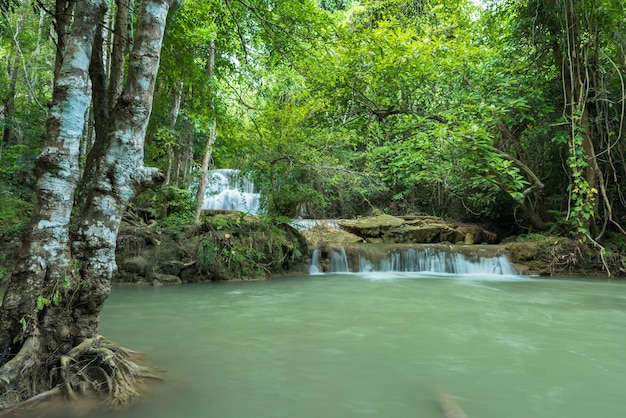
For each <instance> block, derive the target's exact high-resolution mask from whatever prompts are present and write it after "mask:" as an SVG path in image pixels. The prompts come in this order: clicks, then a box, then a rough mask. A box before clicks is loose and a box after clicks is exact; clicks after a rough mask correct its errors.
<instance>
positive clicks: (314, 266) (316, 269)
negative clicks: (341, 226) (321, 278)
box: [309, 248, 321, 274]
mask: <svg viewBox="0 0 626 418" xmlns="http://www.w3.org/2000/svg"><path fill="white" fill-rule="evenodd" d="M320 273H321V271H320V262H319V249H317V248H316V249H314V250H313V253H312V254H311V265H310V266H309V274H320Z"/></svg>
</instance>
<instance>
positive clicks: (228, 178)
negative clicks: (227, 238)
mask: <svg viewBox="0 0 626 418" xmlns="http://www.w3.org/2000/svg"><path fill="white" fill-rule="evenodd" d="M259 197H260V195H259V193H256V192H255V190H254V183H253V182H252V181H250V180H249V179H246V178H244V177H243V176H241V174H240V172H239V170H233V169H228V168H224V169H219V170H211V171H209V182H208V184H207V191H206V194H205V197H204V203H203V204H202V209H207V210H237V211H240V212H246V213H250V214H253V215H256V214H257V213H259Z"/></svg>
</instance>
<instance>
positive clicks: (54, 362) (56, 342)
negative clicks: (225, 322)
mask: <svg viewBox="0 0 626 418" xmlns="http://www.w3.org/2000/svg"><path fill="white" fill-rule="evenodd" d="M172 4H173V1H172V0H146V1H144V2H142V4H141V8H140V11H139V13H138V23H137V39H136V42H135V47H134V49H133V53H132V55H131V60H130V64H129V75H128V82H127V85H126V89H125V90H124V93H123V94H122V96H121V98H120V100H119V101H118V104H117V106H116V107H115V112H114V114H113V115H111V117H112V120H113V128H112V130H111V136H110V140H109V142H108V146H107V147H106V149H105V151H104V153H103V154H102V156H101V157H102V158H101V159H100V160H99V165H98V167H97V170H96V175H95V177H94V179H95V180H94V183H93V187H92V188H91V189H90V190H89V193H88V195H87V200H86V205H85V207H84V210H83V211H82V213H81V215H80V218H79V222H78V227H77V231H76V234H75V235H74V236H73V237H72V238H70V232H69V223H70V217H71V212H72V208H73V206H74V205H73V204H74V191H75V189H76V186H77V182H78V177H79V170H78V155H79V147H80V141H81V136H82V131H83V119H84V116H85V111H86V109H87V107H88V105H89V100H90V92H89V90H88V85H89V75H88V72H89V66H90V61H91V56H92V48H93V41H94V39H95V37H96V32H97V27H98V25H99V23H100V22H101V19H102V16H103V14H104V12H105V10H106V2H105V0H79V1H78V3H77V7H76V16H75V19H74V20H73V24H72V34H71V36H70V38H69V39H68V42H67V46H66V50H65V54H64V57H63V59H62V62H63V64H62V66H61V68H60V69H59V70H58V72H57V73H58V76H57V78H56V81H55V88H54V93H53V101H52V107H51V108H50V113H49V118H48V122H47V136H46V144H45V147H44V150H43V152H42V154H41V155H40V156H39V157H38V159H37V162H36V174H37V176H38V181H37V191H36V196H37V199H36V204H35V207H34V209H33V215H32V218H31V222H30V225H29V227H28V229H27V231H26V233H25V236H24V240H23V247H22V251H21V254H20V259H19V260H18V263H17V266H16V268H15V270H14V273H13V275H12V278H11V281H10V283H9V286H8V288H7V290H6V292H5V294H4V298H3V300H2V305H0V409H3V408H6V407H8V406H11V405H13V404H16V403H19V402H20V401H23V400H24V399H27V398H29V397H31V396H34V395H36V394H38V393H40V394H41V393H42V394H44V395H46V396H49V395H51V394H56V393H61V394H64V395H65V396H67V397H70V398H73V397H75V396H76V393H78V392H77V391H78V389H79V388H80V389H81V390H82V389H86V390H87V391H93V392H104V393H106V392H107V389H108V396H109V397H111V398H113V399H114V401H115V402H117V403H119V402H124V401H127V400H129V398H132V397H134V396H135V395H136V394H137V392H136V391H135V388H134V384H136V382H137V381H138V380H139V379H141V377H146V376H147V373H146V369H145V368H142V367H140V366H137V365H134V364H133V366H132V367H121V365H122V364H130V360H128V358H127V357H126V356H127V354H128V352H127V351H124V350H123V349H120V348H115V349H114V348H112V346H111V343H109V342H107V341H105V340H104V339H102V337H100V336H98V335H97V328H98V322H99V316H100V312H101V309H102V306H103V303H104V301H105V299H106V298H107V296H108V295H109V292H110V281H111V278H112V276H113V274H114V272H115V270H116V264H115V245H116V239H117V232H118V228H119V225H120V222H121V219H122V215H123V213H124V212H125V210H126V208H127V205H128V203H129V201H130V200H131V199H132V198H133V197H134V196H135V195H136V194H137V193H140V192H141V191H142V190H144V189H145V188H146V187H150V186H152V185H154V184H155V183H158V182H159V181H160V180H162V176H161V174H160V172H159V171H158V170H157V169H154V168H147V167H144V166H143V143H144V138H145V131H146V127H147V124H148V119H149V117H150V113H151V108H152V95H153V90H154V81H155V78H156V73H157V70H158V66H159V57H160V50H161V42H162V39H163V33H164V29H165V24H166V19H167V14H168V11H169V8H170V6H171V5H172ZM111 362H114V363H115V364H117V365H118V366H114V367H112V366H111V364H112V363H111ZM90 369H92V370H94V371H95V370H98V372H97V373H95V372H93V373H92V372H90V371H89V370H90ZM124 375H126V376H124ZM120 376H121V377H120ZM133 382H135V383H133ZM37 399H39V397H38V398H37Z"/></svg>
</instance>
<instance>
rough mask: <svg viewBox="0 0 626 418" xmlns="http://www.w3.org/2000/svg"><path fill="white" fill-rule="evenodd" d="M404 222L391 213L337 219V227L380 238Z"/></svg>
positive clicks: (364, 236) (368, 236)
mask: <svg viewBox="0 0 626 418" xmlns="http://www.w3.org/2000/svg"><path fill="white" fill-rule="evenodd" d="M404 223H405V220H404V219H402V218H397V217H395V216H391V215H379V216H370V217H366V218H359V219H356V220H350V221H339V222H337V224H338V225H339V227H340V228H341V229H343V230H345V231H347V232H350V233H352V234H355V235H358V236H360V237H363V238H366V239H367V238H382V235H383V234H384V233H385V232H386V231H388V230H389V229H391V228H394V227H400V226H402V225H403V224H404Z"/></svg>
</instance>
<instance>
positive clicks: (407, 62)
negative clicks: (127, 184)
mask: <svg viewBox="0 0 626 418" xmlns="http://www.w3.org/2000/svg"><path fill="white" fill-rule="evenodd" d="M64 4H65V6H66V7H68V10H69V7H70V5H71V4H72V2H65V3H64ZM110 6H111V7H110V8H109V11H108V12H107V14H106V16H105V17H104V20H103V22H102V29H103V30H102V36H104V37H105V39H107V40H108V41H107V42H105V43H104V45H105V49H106V50H104V51H101V53H102V57H103V60H104V63H105V65H107V66H108V68H109V70H108V71H113V72H115V71H117V70H116V69H115V66H116V58H115V57H116V56H117V55H116V54H115V53H114V52H113V49H114V48H115V46H116V44H115V39H114V36H113V35H114V33H115V30H114V28H116V27H119V28H121V29H123V30H124V31H125V32H127V35H126V38H124V37H120V39H126V42H125V43H124V42H122V45H121V47H123V48H124V49H125V51H126V52H125V53H126V54H128V51H130V50H132V45H133V36H134V32H133V31H134V29H135V21H136V7H135V6H136V5H135V4H134V2H133V1H130V3H129V0H123V1H122V0H118V1H117V2H116V3H115V4H111V5H110ZM624 8H625V6H624V4H623V2H622V1H620V0H608V1H607V0H605V1H600V0H585V1H573V0H554V1H549V2H544V1H535V0H502V1H483V2H476V1H470V0H463V1H457V2H446V1H439V0H418V1H409V0H393V1H378V0H363V1H348V0H346V1H343V0H341V1H340V0H333V1H326V0H324V1H317V2H315V1H312V0H309V1H287V0H285V1H271V2H269V1H261V0H248V1H243V0H241V1H240V0H223V1H222V0H211V1H197V0H186V1H185V2H184V3H183V5H182V6H181V8H180V10H179V11H178V14H177V18H176V19H174V20H173V21H172V22H171V24H170V25H169V27H168V31H167V33H166V37H165V41H164V46H163V56H162V65H161V70H160V73H159V77H158V80H157V85H156V89H155V97H154V111H153V114H152V118H151V122H150V126H149V129H148V133H147V139H146V141H147V148H146V151H147V152H146V156H145V158H146V161H147V162H149V163H150V164H154V165H156V166H158V167H160V168H161V170H162V171H163V172H164V173H165V174H166V180H165V183H164V185H163V186H161V188H160V189H158V190H155V191H152V192H148V193H146V194H144V195H142V196H141V197H140V198H139V199H138V200H137V201H136V202H135V204H136V205H138V206H141V207H144V208H146V207H147V208H149V209H150V210H151V211H152V212H153V214H154V216H156V217H158V218H166V217H167V216H168V215H169V220H168V221H165V222H170V223H176V222H188V221H190V220H191V219H193V212H194V210H193V208H194V207H195V202H194V197H195V196H194V190H195V188H196V187H197V184H198V179H199V178H201V177H202V176H201V175H200V172H202V170H200V168H201V167H205V168H206V167H208V168H221V167H231V168H239V169H241V170H242V171H243V172H244V173H247V174H249V175H251V176H252V177H253V178H254V179H255V181H256V184H257V187H258V188H259V189H260V191H261V192H262V196H263V199H264V202H263V203H264V206H265V208H266V210H267V211H268V212H269V213H273V214H280V215H286V216H291V217H297V216H302V217H352V216H359V215H364V214H368V213H376V212H387V213H393V214H417V213H428V214H436V215H441V216H444V217H449V218H455V219H461V220H472V221H481V222H488V223H491V224H493V225H495V226H497V227H499V228H500V229H501V230H502V231H504V232H506V233H524V232H543V231H550V232H558V233H563V234H573V235H575V236H578V237H584V238H585V239H587V240H593V241H596V242H598V240H602V239H603V238H606V237H607V234H608V235H612V236H614V235H615V234H617V235H618V236H619V235H623V234H624V230H623V223H624V222H623V219H624V217H625V213H626V209H625V208H626V196H624V190H623V188H622V187H620V184H621V183H622V182H623V180H624V176H625V174H626V164H625V161H624V158H625V157H624V154H625V152H626V150H625V145H624V143H625V141H624V138H623V135H624V131H625V129H626V128H625V127H624V116H625V113H626V112H625V108H624V107H625V102H624V96H625V84H624V79H623V77H624V74H625V71H626V69H625V67H626V62H625V59H624V56H625V46H626V30H625V28H624V25H625V21H626V19H625V17H626V16H625V14H626V12H625V9H624ZM125 9H127V10H129V11H130V14H129V15H128V16H126V17H124V15H123V14H120V13H119V11H120V10H125ZM54 10H55V8H54V5H53V4H52V3H51V2H47V1H37V2H34V3H32V4H29V3H27V2H10V1H5V2H4V3H3V4H2V22H1V25H0V30H1V38H0V51H2V53H1V55H2V57H3V60H2V61H3V66H2V72H1V73H0V92H2V93H1V96H2V97H1V101H0V117H1V118H2V136H1V142H0V177H1V182H0V195H1V196H2V199H3V201H4V202H5V205H6V206H7V207H12V208H14V211H20V210H22V209H23V208H24V205H25V203H24V202H30V201H31V199H32V193H33V190H34V181H35V180H34V176H33V175H32V174H31V171H32V166H33V163H34V158H35V156H36V155H37V153H38V152H39V151H40V150H41V147H42V143H43V137H44V132H45V119H46V116H47V113H48V107H47V104H48V102H49V101H50V99H51V93H52V80H53V76H54V67H55V65H54V64H55V61H56V60H58V56H57V53H56V51H57V48H56V46H55V44H57V43H58V39H57V38H55V35H54V33H55V30H59V28H60V26H62V25H63V24H64V22H63V19H61V18H60V16H59V15H58V13H57V15H56V16H55V12H54ZM120 20H121V21H122V22H123V24H122V25H118V26H116V22H117V23H119V22H120ZM121 29H120V30H121ZM116 39H117V38H116ZM98 120H99V118H98V109H97V108H93V107H92V109H91V110H90V112H89V114H87V115H86V119H85V127H84V132H83V142H82V149H81V152H82V155H83V158H82V159H81V161H82V162H83V163H86V164H87V165H88V166H89V162H88V159H87V158H86V156H87V153H88V151H89V149H90V146H91V144H92V143H93V140H94V137H95V134H94V132H95V127H96V125H97V124H98ZM203 160H205V161H204V165H203V164H202V162H203ZM200 183H202V182H200ZM5 216H6V215H5ZM598 245H599V244H598Z"/></svg>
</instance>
